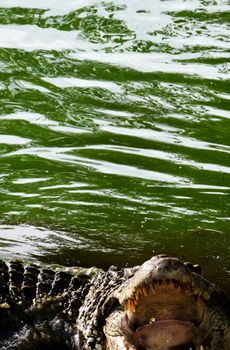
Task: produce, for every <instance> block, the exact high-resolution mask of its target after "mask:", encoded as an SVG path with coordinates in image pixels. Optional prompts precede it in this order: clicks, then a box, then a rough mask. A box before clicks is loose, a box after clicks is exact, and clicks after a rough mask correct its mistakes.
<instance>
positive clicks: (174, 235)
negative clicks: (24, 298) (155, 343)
mask: <svg viewBox="0 0 230 350" xmlns="http://www.w3.org/2000/svg"><path fill="white" fill-rule="evenodd" d="M0 6H1V8H0V72H1V74H0V100H1V104H0V166H1V173H0V183H1V186H0V201H1V206H0V223H1V226H0V244H1V256H2V257H4V258H8V259H9V258H23V259H26V260H32V261H40V262H46V263H51V264H54V263H58V264H61V265H78V264H80V265H84V266H91V265H97V266H103V267H107V266H109V265H110V264H117V265H120V266H124V265H131V264H138V263H140V262H142V261H143V260H144V259H147V258H149V257H150V256H151V255H152V254H156V253H160V252H167V253H169V254H176V255H178V256H180V257H182V258H183V259H185V260H191V261H192V262H194V263H200V264H202V265H203V270H204V273H205V275H206V276H207V277H208V278H210V279H212V280H213V281H215V282H217V283H218V284H220V285H221V286H223V287H224V288H225V290H227V291H228V292H230V283H229V277H230V264H229V261H230V245H229V234H230V232H229V231H230V230H229V209H230V206H229V189H230V176H229V174H230V156H229V153H230V141H229V140H230V132H229V128H230V122H229V119H230V111H229V77H230V74H229V59H230V55H229V46H230V45H229V35H230V30H229V23H230V22H229V19H230V18H229V13H230V12H229V11H230V6H229V4H228V1H221V0H220V1H211V0H210V1H208V0H207V1H205V0H187V1H180V0H176V1H158V0H155V1H152V2H151V1H149V0H148V1H147V0H145V1H141V2H140V1H136V0H133V1H127V0H123V1H120V0H116V1H114V2H112V1H111V2H104V1H93V0H87V1H86V0H84V1H81V0H79V1H77V2H76V1H73V0H68V1H65V3H62V2H61V1H58V0H46V1H42V0H41V1H39V3H38V2H37V1H34V0H30V1H29V2H28V1H24V0H2V1H1V4H0Z"/></svg>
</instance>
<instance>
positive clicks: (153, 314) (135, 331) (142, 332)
mask: <svg viewBox="0 0 230 350" xmlns="http://www.w3.org/2000/svg"><path fill="white" fill-rule="evenodd" d="M197 269H198V267H197ZM194 270H196V266H193V265H192V264H191V265H189V264H186V263H183V262H182V261H180V260H179V259H177V258H172V257H168V256H167V255H158V256H155V257H153V258H152V259H150V260H148V261H146V262H145V263H144V264H143V265H142V266H140V267H139V269H137V271H136V273H135V274H134V276H133V277H132V278H130V279H129V280H128V281H127V282H126V283H125V284H124V285H123V286H122V289H121V290H120V291H119V293H118V299H119V303H120V304H121V305H122V306H123V310H124V311H123V312H121V313H120V316H119V318H120V321H119V322H120V330H121V332H122V334H123V335H124V337H123V338H124V339H125V342H126V340H127V341H128V343H129V344H131V345H130V347H129V346H128V345H123V347H121V348H122V349H123V348H124V349H142V350H143V349H148V350H168V349H199V350H200V349H204V348H203V346H202V344H204V343H203V342H204V341H206V339H208V338H209V337H210V332H211V331H212V329H211V324H210V315H209V307H208V304H209V299H210V297H211V294H212V293H213V291H214V290H216V286H215V285H214V284H212V283H209V282H208V281H207V280H205V279H204V278H203V277H201V276H200V275H199V273H196V272H194ZM197 272H198V271H197ZM125 344H126V343H125ZM133 346H134V347H133ZM114 348H115V347H114ZM118 348H119V349H120V347H118Z"/></svg>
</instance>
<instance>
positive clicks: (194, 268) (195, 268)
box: [184, 262, 201, 275]
mask: <svg viewBox="0 0 230 350" xmlns="http://www.w3.org/2000/svg"><path fill="white" fill-rule="evenodd" d="M184 265H185V266H187V267H188V268H189V270H190V271H192V272H195V273H198V274H199V275H200V274H201V267H200V265H198V264H195V265H193V264H192V263H190V262H184Z"/></svg>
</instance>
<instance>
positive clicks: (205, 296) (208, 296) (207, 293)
mask: <svg viewBox="0 0 230 350" xmlns="http://www.w3.org/2000/svg"><path fill="white" fill-rule="evenodd" d="M203 297H204V299H205V300H207V301H208V300H209V299H210V294H209V292H206V291H205V292H203Z"/></svg>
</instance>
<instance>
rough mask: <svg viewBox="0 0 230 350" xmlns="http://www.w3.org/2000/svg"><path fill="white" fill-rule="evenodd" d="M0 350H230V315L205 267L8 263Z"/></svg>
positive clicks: (2, 271)
mask: <svg viewBox="0 0 230 350" xmlns="http://www.w3.org/2000/svg"><path fill="white" fill-rule="evenodd" d="M0 322H1V328H0V348H1V349H5V350H6V349H11V350H13V349H17V350H35V349H38V348H42V349H49V350H51V349H55V350H57V349H76V350H93V349H97V350H191V349H192V350H229V349H230V308H229V304H228V301H227V299H226V297H225V296H224V293H223V292H222V291H221V290H220V289H219V288H218V287H217V286H216V285H214V284H213V283H210V282H209V281H207V280H206V279H204V278H203V277H202V276H201V275H200V269H199V266H197V265H192V264H186V263H183V262H182V261H180V260H179V259H177V258H172V257H168V256H166V255H158V256H155V257H153V258H152V259H150V260H148V261H146V262H145V263H144V264H143V265H141V266H136V267H133V268H125V269H121V270H118V269H116V268H115V267H111V268H110V269H109V270H108V271H98V273H97V274H96V275H94V276H93V277H92V276H91V274H90V270H87V269H86V270H85V273H79V274H77V275H76V276H71V275H70V274H68V273H64V272H53V271H52V270H47V269H45V270H40V269H38V268H36V267H25V266H23V265H22V264H20V263H18V262H13V263H11V264H10V266H8V265H7V264H5V263H4V262H0Z"/></svg>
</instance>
